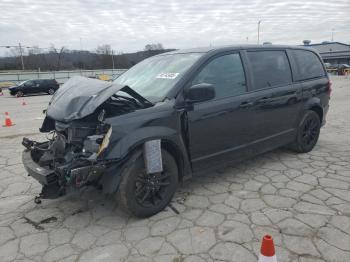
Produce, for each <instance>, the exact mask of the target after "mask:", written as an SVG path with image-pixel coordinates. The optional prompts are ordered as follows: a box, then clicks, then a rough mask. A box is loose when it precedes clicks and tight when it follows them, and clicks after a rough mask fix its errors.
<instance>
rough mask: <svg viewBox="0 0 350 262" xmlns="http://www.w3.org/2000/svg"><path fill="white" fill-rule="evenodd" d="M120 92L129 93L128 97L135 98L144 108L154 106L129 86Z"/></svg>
mask: <svg viewBox="0 0 350 262" xmlns="http://www.w3.org/2000/svg"><path fill="white" fill-rule="evenodd" d="M120 91H123V92H125V93H127V94H128V95H130V96H132V97H133V98H135V99H136V100H137V101H139V102H140V103H141V104H142V105H143V106H144V107H146V108H147V107H151V106H153V105H154V104H153V103H152V102H150V101H148V100H147V99H146V98H144V97H143V96H141V95H140V94H139V93H137V92H136V91H135V90H133V89H131V88H130V87H129V86H124V87H123V88H122V89H120Z"/></svg>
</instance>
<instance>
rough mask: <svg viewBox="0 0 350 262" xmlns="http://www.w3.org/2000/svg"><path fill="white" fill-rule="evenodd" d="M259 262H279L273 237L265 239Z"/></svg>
mask: <svg viewBox="0 0 350 262" xmlns="http://www.w3.org/2000/svg"><path fill="white" fill-rule="evenodd" d="M258 262H277V258H276V255H275V245H274V243H273V239H272V237H271V236H269V235H265V236H264V237H263V240H262V243H261V250H260V255H259V261H258Z"/></svg>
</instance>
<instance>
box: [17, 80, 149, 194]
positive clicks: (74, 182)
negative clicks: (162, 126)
mask: <svg viewBox="0 0 350 262" xmlns="http://www.w3.org/2000/svg"><path fill="white" fill-rule="evenodd" d="M118 91H123V92H125V93H126V94H127V96H121V95H117V94H116V93H117V92H118ZM147 106H151V103H150V102H148V101H147V100H145V99H143V98H142V97H140V96H138V95H137V94H135V93H134V92H133V91H132V90H131V89H130V88H129V87H121V86H116V85H114V84H111V83H106V82H104V81H99V80H92V79H86V78H82V77H78V78H75V79H71V80H69V81H68V82H67V83H66V84H65V85H64V86H63V87H62V88H60V89H59V90H58V92H57V93H56V94H55V95H54V97H53V98H52V100H51V102H50V103H49V106H48V109H47V111H46V118H45V120H44V122H43V125H42V127H41V129H40V131H41V132H45V133H47V141H44V142H36V141H32V140H30V139H28V138H23V142H22V144H23V146H24V147H25V150H24V152H23V155H22V159H23V164H24V167H25V169H26V170H27V172H28V174H29V175H30V176H32V177H33V178H34V179H36V180H37V181H39V182H40V183H41V184H42V186H43V188H42V192H41V194H40V196H39V197H40V198H48V199H52V198H57V197H59V196H62V195H64V194H66V193H67V192H68V191H71V190H77V189H79V188H81V187H83V186H87V185H95V186H97V187H100V186H101V178H102V176H103V174H105V173H106V172H109V171H110V168H111V166H113V167H115V166H116V164H118V163H119V162H120V159H108V160H105V159H104V157H103V155H104V151H105V149H106V148H107V147H108V145H109V143H110V138H111V135H112V127H111V126H110V125H109V124H107V123H105V121H104V120H105V119H106V118H109V117H115V116H118V115H122V114H125V113H129V112H132V111H135V110H138V109H142V108H145V107H147Z"/></svg>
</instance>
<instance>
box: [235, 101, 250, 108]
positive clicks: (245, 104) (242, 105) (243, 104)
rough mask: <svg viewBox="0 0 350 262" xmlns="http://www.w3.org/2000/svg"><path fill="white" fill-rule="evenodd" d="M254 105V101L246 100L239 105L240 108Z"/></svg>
mask: <svg viewBox="0 0 350 262" xmlns="http://www.w3.org/2000/svg"><path fill="white" fill-rule="evenodd" d="M253 105H254V103H253V102H250V101H244V102H242V103H241V104H240V105H239V106H238V107H240V108H247V107H251V106H253Z"/></svg>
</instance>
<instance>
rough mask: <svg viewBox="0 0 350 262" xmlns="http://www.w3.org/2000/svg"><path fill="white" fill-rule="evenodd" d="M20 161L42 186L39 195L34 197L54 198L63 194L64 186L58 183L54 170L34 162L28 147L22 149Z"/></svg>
mask: <svg viewBox="0 0 350 262" xmlns="http://www.w3.org/2000/svg"><path fill="white" fill-rule="evenodd" d="M22 161H23V165H24V168H25V169H26V171H27V172H28V175H29V176H31V177H33V178H34V179H35V180H37V181H38V182H39V183H40V184H41V185H42V186H43V187H42V190H41V193H40V195H39V196H38V197H36V198H43V199H54V198H58V197H60V196H62V195H64V194H65V190H64V188H63V187H61V186H60V185H59V183H58V177H57V175H56V174H55V172H54V170H51V169H47V168H44V167H41V166H39V165H38V164H37V163H35V161H34V160H33V159H32V156H31V151H30V150H29V149H25V150H24V151H23V153H22Z"/></svg>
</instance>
